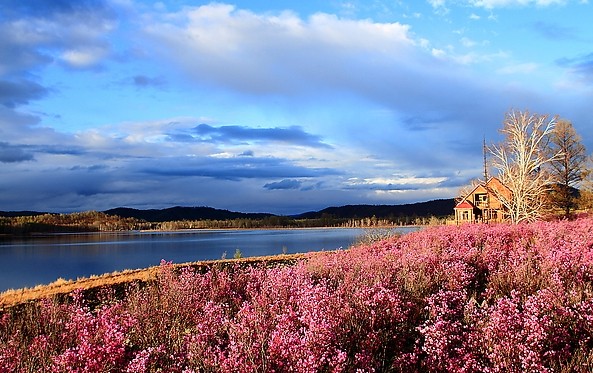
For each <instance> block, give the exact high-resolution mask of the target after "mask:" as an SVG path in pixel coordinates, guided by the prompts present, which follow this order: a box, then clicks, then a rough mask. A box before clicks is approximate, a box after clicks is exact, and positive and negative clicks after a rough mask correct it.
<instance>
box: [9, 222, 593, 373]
mask: <svg viewBox="0 0 593 373" xmlns="http://www.w3.org/2000/svg"><path fill="white" fill-rule="evenodd" d="M592 337H593V219H589V218H586V219H579V220H576V221H572V222H551V223H545V222H540V223H536V224H530V225H518V226H511V225H491V226H487V225H467V226H462V227H437V228H429V229H426V230H422V231H419V232H416V233H411V234H408V235H404V236H401V237H393V238H390V239H387V240H384V241H380V242H376V243H372V244H368V245H360V246H357V247H353V248H351V249H349V250H345V251H339V252H332V253H318V254H310V255H309V256H308V257H307V259H305V260H302V261H300V262H298V263H297V264H294V265H286V266H276V267H272V268H268V267H265V266H262V265H258V266H251V267H249V266H244V265H243V266H239V265H236V266H226V267H219V268H214V269H212V270H210V271H208V272H207V273H197V272H196V271H195V270H193V269H192V268H191V267H187V268H184V269H182V270H180V271H179V270H176V269H175V268H174V267H173V266H172V265H171V264H170V263H163V264H162V265H161V268H160V274H159V277H158V280H157V281H155V282H153V283H148V284H135V285H134V284H131V285H130V286H128V288H127V289H126V291H125V292H124V294H122V292H121V290H120V291H115V290H112V291H110V290H109V289H107V290H104V291H102V292H99V293H95V294H93V296H90V295H89V294H88V293H83V292H75V293H74V294H71V296H70V297H69V298H68V299H66V300H64V299H62V300H57V299H53V300H43V301H41V302H39V303H35V304H28V305H21V306H17V307H14V308H10V309H8V310H6V311H4V312H3V313H0V372H44V371H45V372H584V371H589V372H590V371H593V340H592Z"/></svg>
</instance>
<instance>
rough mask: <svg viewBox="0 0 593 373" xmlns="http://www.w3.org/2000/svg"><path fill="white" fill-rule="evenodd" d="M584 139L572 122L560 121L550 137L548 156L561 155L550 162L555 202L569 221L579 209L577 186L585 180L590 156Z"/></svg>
mask: <svg viewBox="0 0 593 373" xmlns="http://www.w3.org/2000/svg"><path fill="white" fill-rule="evenodd" d="M585 151H586V150H585V146H584V145H583V144H582V143H581V137H580V136H579V135H578V134H577V132H576V131H575V129H574V127H573V126H572V123H571V122H570V121H567V120H559V121H558V123H556V126H555V127H554V130H553V131H552V133H551V134H550V146H549V153H548V154H549V155H550V156H553V155H556V154H557V155H558V156H557V157H554V158H553V159H552V160H551V161H550V164H549V166H550V173H551V176H552V181H553V183H554V184H553V187H554V188H553V193H552V194H551V197H552V203H553V204H554V206H555V207H558V208H561V209H562V210H563V211H564V216H565V217H566V218H569V217H570V213H571V210H573V209H574V208H575V206H576V199H577V198H576V196H575V192H574V191H575V190H574V188H575V186H578V184H579V183H580V182H581V181H582V180H583V178H584V177H585V176H586V172H587V167H586V164H587V155H586V154H585Z"/></svg>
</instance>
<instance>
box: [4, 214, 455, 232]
mask: <svg viewBox="0 0 593 373" xmlns="http://www.w3.org/2000/svg"><path fill="white" fill-rule="evenodd" d="M445 220H446V218H445V217H435V216H397V217H388V218H377V217H375V216H371V217H364V218H342V217H336V216H333V215H331V214H323V215H322V216H321V217H319V218H308V219H297V218H292V217H288V216H275V215H274V216H266V217H264V218H261V219H250V218H237V219H220V220H217V219H203V220H176V221H164V222H148V221H145V220H141V219H136V218H128V217H120V216H117V215H109V214H106V213H103V212H97V211H87V212H77V213H71V214H39V215H31V216H16V217H0V235H17V236H23V235H31V234H35V233H77V232H114V231H134V230H161V231H173V230H181V229H264V228H316V227H336V228H337V227H340V228H373V227H395V226H405V225H438V224H443V223H444V222H445Z"/></svg>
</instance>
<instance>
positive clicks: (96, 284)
mask: <svg viewBox="0 0 593 373" xmlns="http://www.w3.org/2000/svg"><path fill="white" fill-rule="evenodd" d="M333 251H335V250H332V251H320V252H312V253H296V254H278V255H269V256H254V257H247V258H238V259H217V260H204V261H197V262H186V263H174V264H172V265H173V267H174V268H175V269H176V270H178V269H180V268H184V267H193V268H194V269H197V270H200V271H207V270H210V269H211V268H212V267H214V266H222V267H225V266H229V265H256V264H261V263H266V264H270V265H272V264H276V265H280V264H287V263H295V262H297V261H299V260H302V259H305V258H306V257H307V255H315V254H319V253H330V252H333ZM159 268H160V266H152V267H148V268H139V269H126V270H123V271H116V272H111V273H105V274H102V275H96V276H90V277H81V278H77V279H76V280H64V279H58V280H56V281H54V282H52V283H49V284H43V285H37V286H35V287H31V288H21V289H9V290H6V291H4V292H1V293H0V312H2V311H5V310H7V309H9V308H12V307H15V306H18V305H20V304H25V303H30V302H36V301H38V300H41V299H45V298H53V297H59V296H65V295H67V294H69V293H71V292H73V291H75V290H83V291H85V292H87V291H93V290H99V289H103V288H115V287H117V286H124V285H126V284H132V283H134V282H139V283H145V282H149V281H154V280H156V278H157V275H158V272H159Z"/></svg>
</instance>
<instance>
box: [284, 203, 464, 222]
mask: <svg viewBox="0 0 593 373" xmlns="http://www.w3.org/2000/svg"><path fill="white" fill-rule="evenodd" d="M453 207H455V200H454V199H453V198H450V199H437V200H433V201H427V202H418V203H410V204H404V205H346V206H341V207H328V208H325V209H323V210H320V211H311V212H306V213H304V214H300V215H297V216H295V218H298V219H318V218H321V217H322V216H324V215H325V216H327V215H330V216H332V217H334V218H347V219H360V218H367V217H372V216H375V217H376V218H378V219H383V218H390V217H398V216H447V215H451V214H453Z"/></svg>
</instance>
